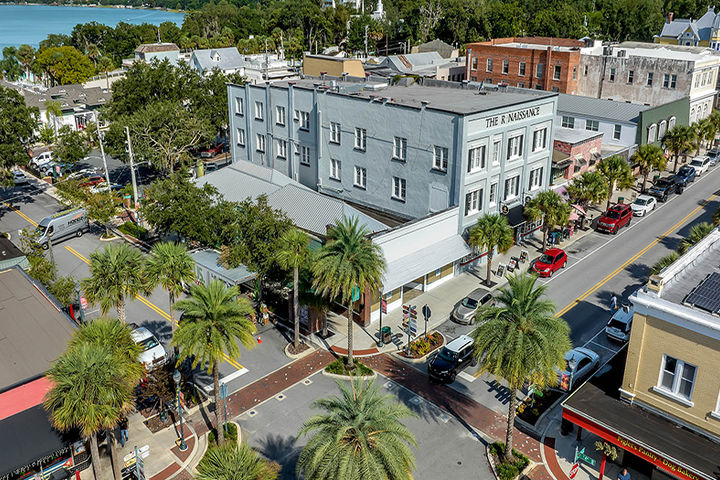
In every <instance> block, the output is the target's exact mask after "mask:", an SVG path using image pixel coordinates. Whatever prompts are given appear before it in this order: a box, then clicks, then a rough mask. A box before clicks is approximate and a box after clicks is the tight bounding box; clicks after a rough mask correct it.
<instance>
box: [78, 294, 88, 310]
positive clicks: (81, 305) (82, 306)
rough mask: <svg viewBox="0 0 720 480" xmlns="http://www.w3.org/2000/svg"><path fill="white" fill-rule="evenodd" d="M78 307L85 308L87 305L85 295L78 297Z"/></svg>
mask: <svg viewBox="0 0 720 480" xmlns="http://www.w3.org/2000/svg"><path fill="white" fill-rule="evenodd" d="M80 307H81V308H82V309H83V310H85V309H87V307H88V304H87V299H86V298H85V297H80Z"/></svg>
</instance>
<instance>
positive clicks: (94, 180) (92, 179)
mask: <svg viewBox="0 0 720 480" xmlns="http://www.w3.org/2000/svg"><path fill="white" fill-rule="evenodd" d="M104 181H105V177H103V176H102V175H90V176H88V177H87V178H86V179H85V180H83V181H82V182H80V186H81V187H84V188H88V187H92V186H95V185H97V184H98V183H101V182H104Z"/></svg>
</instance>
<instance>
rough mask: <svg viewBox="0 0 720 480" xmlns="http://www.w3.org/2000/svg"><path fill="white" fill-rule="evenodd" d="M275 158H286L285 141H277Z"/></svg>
mask: <svg viewBox="0 0 720 480" xmlns="http://www.w3.org/2000/svg"><path fill="white" fill-rule="evenodd" d="M277 158H283V159H284V158H287V140H280V139H278V140H277Z"/></svg>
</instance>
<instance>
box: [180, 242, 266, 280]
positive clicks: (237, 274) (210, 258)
mask: <svg viewBox="0 0 720 480" xmlns="http://www.w3.org/2000/svg"><path fill="white" fill-rule="evenodd" d="M190 256H191V257H192V258H193V260H195V263H197V264H198V265H201V266H203V267H205V268H206V269H208V270H212V271H213V272H215V273H217V274H218V275H220V276H222V277H224V278H226V279H228V280H230V281H231V282H233V283H236V284H237V283H243V282H247V281H248V280H252V279H253V278H255V273H253V272H251V271H250V270H249V269H248V268H247V267H246V266H245V265H240V266H239V267H237V268H225V267H223V266H222V265H220V262H218V259H219V258H220V253H219V252H218V251H216V250H210V249H206V250H196V251H194V252H190Z"/></svg>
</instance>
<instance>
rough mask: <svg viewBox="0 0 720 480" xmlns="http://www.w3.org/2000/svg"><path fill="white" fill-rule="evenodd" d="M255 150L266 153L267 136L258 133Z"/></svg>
mask: <svg viewBox="0 0 720 480" xmlns="http://www.w3.org/2000/svg"><path fill="white" fill-rule="evenodd" d="M255 150H257V151H258V152H264V151H265V135H263V134H262V133H258V134H257V135H255Z"/></svg>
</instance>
